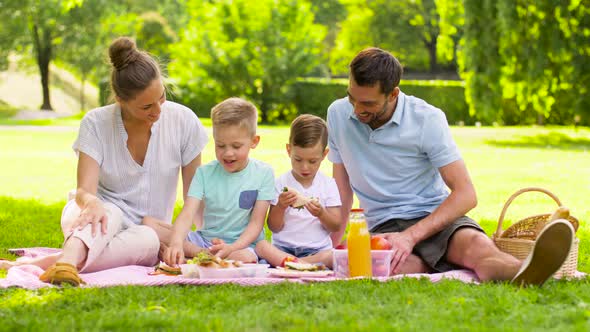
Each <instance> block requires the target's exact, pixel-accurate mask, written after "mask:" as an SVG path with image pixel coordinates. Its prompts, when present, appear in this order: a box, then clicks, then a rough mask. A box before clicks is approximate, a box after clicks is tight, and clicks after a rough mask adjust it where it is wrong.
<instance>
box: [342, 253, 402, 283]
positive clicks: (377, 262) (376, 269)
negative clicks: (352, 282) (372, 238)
mask: <svg viewBox="0 0 590 332" xmlns="http://www.w3.org/2000/svg"><path fill="white" fill-rule="evenodd" d="M332 251H333V254H334V255H333V264H334V266H333V269H334V275H335V276H336V277H337V278H348V277H349V273H348V249H333V250H332ZM392 257H393V250H371V264H372V270H373V271H372V272H373V277H387V276H389V270H390V267H391V258H392Z"/></svg>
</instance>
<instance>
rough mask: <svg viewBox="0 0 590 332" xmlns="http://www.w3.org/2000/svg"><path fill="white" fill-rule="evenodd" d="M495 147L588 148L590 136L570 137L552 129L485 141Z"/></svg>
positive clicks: (589, 147) (589, 148)
mask: <svg viewBox="0 0 590 332" xmlns="http://www.w3.org/2000/svg"><path fill="white" fill-rule="evenodd" d="M485 143H486V144H490V145H493V146H497V147H511V148H540V149H560V150H582V151H585V150H590V138H585V137H580V138H578V137H571V136H569V135H567V134H563V133H559V132H555V131H552V132H550V133H548V134H541V135H535V136H520V137H518V138H514V139H506V140H503V139H489V140H486V141H485Z"/></svg>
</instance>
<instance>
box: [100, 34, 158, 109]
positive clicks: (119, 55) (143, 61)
mask: <svg viewBox="0 0 590 332" xmlns="http://www.w3.org/2000/svg"><path fill="white" fill-rule="evenodd" d="M109 58H110V59H111V64H112V68H111V92H112V93H113V95H115V96H117V97H119V98H121V99H122V100H125V101H127V100H131V99H133V98H135V96H136V95H137V94H138V93H140V92H141V91H143V90H144V89H145V88H147V87H148V86H149V85H150V84H151V83H152V81H153V80H155V79H158V78H160V77H161V76H162V74H161V70H160V65H159V64H158V62H157V61H156V60H155V59H154V58H153V57H152V56H151V55H149V54H148V53H147V52H144V51H140V50H138V49H137V46H136V45H135V42H134V41H133V40H131V39H130V38H128V37H119V38H117V39H115V40H114V41H113V42H112V43H111V46H110V47H109Z"/></svg>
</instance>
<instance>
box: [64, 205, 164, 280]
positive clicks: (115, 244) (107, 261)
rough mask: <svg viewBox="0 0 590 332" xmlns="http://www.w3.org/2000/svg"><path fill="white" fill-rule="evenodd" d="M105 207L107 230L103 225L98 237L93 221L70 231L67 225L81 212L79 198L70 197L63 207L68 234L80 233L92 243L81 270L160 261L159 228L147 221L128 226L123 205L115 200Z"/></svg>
mask: <svg viewBox="0 0 590 332" xmlns="http://www.w3.org/2000/svg"><path fill="white" fill-rule="evenodd" d="M104 208H105V210H106V214H107V218H108V221H107V232H106V234H102V231H101V230H100V226H99V227H97V230H96V235H95V236H94V237H93V236H92V225H87V226H86V227H84V228H83V229H82V230H78V229H77V228H76V229H75V230H74V231H72V232H69V233H67V234H66V229H69V226H70V225H71V224H72V223H73V222H74V221H75V220H76V218H77V217H78V216H79V215H80V208H79V207H78V204H76V201H75V200H70V201H69V202H68V203H67V204H66V206H65V207H64V209H63V212H62V215H61V229H62V232H63V233H64V238H65V239H66V240H67V239H68V238H69V237H70V236H74V237H77V238H78V239H80V240H82V242H84V244H85V245H86V246H87V247H88V257H87V258H86V262H85V263H84V266H83V267H82V268H81V269H80V272H96V271H102V270H106V269H110V268H114V267H119V266H125V265H143V266H154V265H156V264H157V263H158V251H159V249H160V240H159V239H158V235H157V234H156V232H155V231H154V230H153V229H151V228H149V227H147V226H144V225H135V224H133V225H131V226H129V227H126V226H124V225H123V212H121V209H119V208H118V207H117V206H115V205H114V204H112V203H104ZM64 242H65V241H64Z"/></svg>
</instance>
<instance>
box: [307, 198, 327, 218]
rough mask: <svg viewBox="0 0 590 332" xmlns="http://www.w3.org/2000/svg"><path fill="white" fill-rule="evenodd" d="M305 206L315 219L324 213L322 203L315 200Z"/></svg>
mask: <svg viewBox="0 0 590 332" xmlns="http://www.w3.org/2000/svg"><path fill="white" fill-rule="evenodd" d="M304 206H305V208H306V209H307V211H309V213H311V215H312V216H314V217H318V218H319V217H320V216H321V215H322V213H324V207H323V206H322V204H320V202H318V201H317V200H315V199H312V200H311V201H309V202H307V203H305V205H304Z"/></svg>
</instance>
